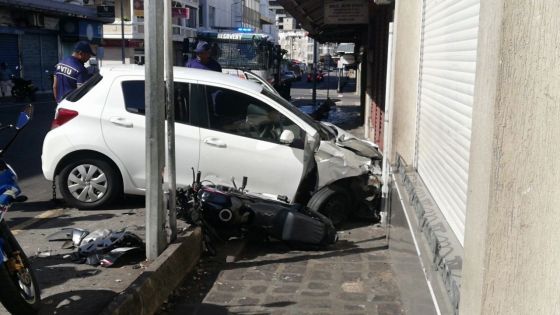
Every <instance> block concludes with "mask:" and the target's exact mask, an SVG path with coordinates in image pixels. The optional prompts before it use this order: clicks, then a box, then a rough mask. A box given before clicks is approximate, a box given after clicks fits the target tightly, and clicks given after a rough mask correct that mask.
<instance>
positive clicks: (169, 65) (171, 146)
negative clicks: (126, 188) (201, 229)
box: [163, 0, 177, 242]
mask: <svg viewBox="0 0 560 315" xmlns="http://www.w3.org/2000/svg"><path fill="white" fill-rule="evenodd" d="M164 11H165V12H164V15H165V18H164V23H165V31H164V34H165V35H164V42H163V46H164V51H165V86H166V88H167V98H166V101H167V102H166V103H167V104H166V105H167V106H166V107H167V170H168V180H169V209H168V211H169V229H170V230H171V234H170V235H169V240H170V241H171V242H173V241H174V240H175V239H177V212H176V207H177V176H176V166H175V97H174V96H175V89H174V84H173V30H172V26H171V0H165V4H164Z"/></svg>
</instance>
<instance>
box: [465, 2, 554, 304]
mask: <svg viewBox="0 0 560 315" xmlns="http://www.w3.org/2000/svg"><path fill="white" fill-rule="evenodd" d="M559 15H560V7H559V6H558V5H557V4H556V3H555V2H553V1H546V0H536V1H532V2H525V1H510V0H498V1H481V9H480V23H481V26H480V33H479V45H478V46H479V51H478V60H479V62H478V64H477V78H476V85H475V102H474V108H473V128H472V130H473V134H472V145H471V160H470V172H469V175H470V176H469V177H470V179H469V195H468V200H469V201H468V208H467V222H466V234H465V264H464V269H463V286H462V295H461V314H557V313H558V305H560V295H558V291H559V290H560V278H558V277H557V276H556V270H559V269H560V259H559V257H560V247H559V246H558V244H559V243H560V229H559V228H558V226H559V225H560V211H558V205H559V204H560V194H558V187H559V183H560V181H559V178H560V177H559V176H560V159H558V156H559V154H560V145H558V138H559V137H560V124H558V121H559V119H560V107H559V106H558V104H559V103H560V75H559V74H560V55H559V54H558V43H559V42H560V32H558V30H560V20H559V19H558V16H559Z"/></svg>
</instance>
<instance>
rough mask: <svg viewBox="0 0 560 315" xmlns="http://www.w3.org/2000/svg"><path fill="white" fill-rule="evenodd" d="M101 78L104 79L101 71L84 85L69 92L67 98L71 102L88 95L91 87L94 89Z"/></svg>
mask: <svg viewBox="0 0 560 315" xmlns="http://www.w3.org/2000/svg"><path fill="white" fill-rule="evenodd" d="M101 79H103V77H102V76H101V75H100V74H99V73H96V74H94V75H93V76H92V77H91V78H89V80H87V81H86V83H84V84H83V85H82V86H80V87H79V88H77V89H75V90H74V91H72V92H70V93H68V95H66V97H65V99H66V100H67V101H70V102H76V101H79V100H80V99H81V98H82V97H83V96H84V95H86V94H87V93H88V92H89V91H90V90H91V89H93V87H94V86H96V85H97V83H99V81H101Z"/></svg>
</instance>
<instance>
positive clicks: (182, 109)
mask: <svg viewBox="0 0 560 315" xmlns="http://www.w3.org/2000/svg"><path fill="white" fill-rule="evenodd" d="M121 87H122V92H123V97H124V105H125V109H126V111H128V112H130V113H134V114H140V115H145V114H146V99H145V96H144V92H145V85H144V81H143V80H131V81H122V83H121ZM174 91H175V121H176V122H180V123H188V122H189V93H190V92H189V84H188V83H184V82H175V83H174Z"/></svg>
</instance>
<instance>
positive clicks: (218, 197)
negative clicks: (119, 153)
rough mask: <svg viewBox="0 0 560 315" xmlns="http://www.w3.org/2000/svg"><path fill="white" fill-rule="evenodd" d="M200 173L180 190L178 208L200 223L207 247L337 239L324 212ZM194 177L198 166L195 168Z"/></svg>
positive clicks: (316, 243)
mask: <svg viewBox="0 0 560 315" xmlns="http://www.w3.org/2000/svg"><path fill="white" fill-rule="evenodd" d="M200 177H201V173H200V172H198V173H197V175H196V179H195V180H194V182H193V184H192V186H187V187H186V188H185V189H182V188H180V189H178V190H177V211H178V214H179V217H183V218H185V220H186V221H187V223H190V224H194V225H197V226H200V227H201V228H202V232H203V235H204V245H205V249H206V250H208V251H209V252H210V253H211V254H212V253H213V252H215V250H214V249H213V246H212V239H216V238H217V239H220V240H228V239H230V238H232V237H245V236H249V237H253V238H254V237H255V236H256V237H261V238H269V237H272V238H274V239H277V240H281V241H284V242H286V243H288V244H290V245H292V246H296V247H300V248H301V247H303V248H318V247H323V246H327V245H330V244H333V243H335V242H336V240H337V234H336V229H335V228H334V226H333V224H332V222H331V220H329V219H328V218H327V217H325V216H324V215H322V214H320V213H318V212H316V211H313V210H311V209H308V208H306V207H303V206H301V205H291V204H288V203H286V202H285V201H286V200H284V201H283V200H281V199H282V197H280V200H272V199H268V198H267V197H265V195H260V194H254V193H249V192H246V191H245V187H246V185H247V177H244V178H243V183H242V186H241V187H239V188H238V187H237V186H236V184H235V181H233V179H232V181H233V187H228V186H216V185H214V184H212V183H210V182H208V184H206V185H203V183H202V182H201V181H200ZM193 178H195V177H194V169H193Z"/></svg>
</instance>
